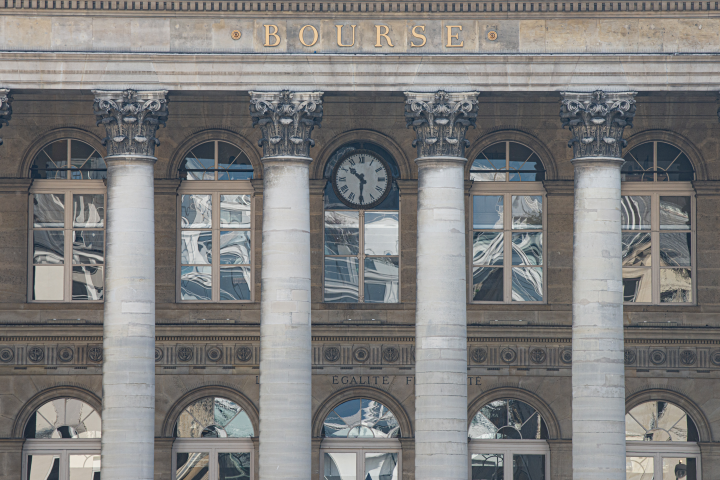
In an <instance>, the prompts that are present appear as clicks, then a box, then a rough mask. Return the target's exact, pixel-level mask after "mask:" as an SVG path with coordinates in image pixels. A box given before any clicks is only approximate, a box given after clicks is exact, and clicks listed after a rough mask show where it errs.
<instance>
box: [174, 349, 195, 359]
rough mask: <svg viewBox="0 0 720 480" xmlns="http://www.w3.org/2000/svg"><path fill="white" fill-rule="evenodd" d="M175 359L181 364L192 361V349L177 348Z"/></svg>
mask: <svg viewBox="0 0 720 480" xmlns="http://www.w3.org/2000/svg"><path fill="white" fill-rule="evenodd" d="M177 357H178V360H180V361H181V362H189V361H190V360H192V359H193V349H192V347H178V349H177Z"/></svg>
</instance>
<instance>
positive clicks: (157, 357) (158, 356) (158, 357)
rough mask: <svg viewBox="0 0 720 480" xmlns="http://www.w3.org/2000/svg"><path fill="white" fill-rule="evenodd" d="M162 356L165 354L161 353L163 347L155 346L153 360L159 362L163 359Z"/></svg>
mask: <svg viewBox="0 0 720 480" xmlns="http://www.w3.org/2000/svg"><path fill="white" fill-rule="evenodd" d="M164 356H165V354H164V353H163V349H162V348H160V347H155V361H156V362H159V361H160V360H162V359H163V357H164Z"/></svg>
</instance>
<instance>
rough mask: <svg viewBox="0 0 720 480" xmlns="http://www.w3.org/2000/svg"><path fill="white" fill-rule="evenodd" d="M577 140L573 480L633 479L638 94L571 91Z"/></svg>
mask: <svg viewBox="0 0 720 480" xmlns="http://www.w3.org/2000/svg"><path fill="white" fill-rule="evenodd" d="M561 95H562V108H561V111H560V118H561V120H562V125H563V127H568V128H569V129H570V131H571V132H572V135H573V138H572V140H571V141H570V143H569V144H568V145H569V146H572V147H573V154H574V158H573V160H572V163H573V165H574V166H575V213H574V231H573V283H572V304H573V305H572V308H573V310H572V312H573V328H572V359H573V363H572V427H573V432H572V433H573V438H572V453H573V479H575V480H625V364H624V342H623V283H622V235H621V229H620V227H621V225H620V168H621V167H622V164H623V163H624V161H623V159H622V148H623V147H624V146H625V144H626V143H627V142H626V141H625V140H623V138H622V134H623V130H624V128H625V127H626V126H632V120H633V116H634V115H635V100H634V96H635V92H622V93H604V92H602V91H596V92H593V93H570V92H563V93H562V94H561Z"/></svg>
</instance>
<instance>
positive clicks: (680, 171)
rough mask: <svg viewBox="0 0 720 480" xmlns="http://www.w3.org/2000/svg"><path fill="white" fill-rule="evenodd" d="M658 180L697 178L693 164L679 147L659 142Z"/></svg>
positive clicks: (690, 179) (689, 179)
mask: <svg viewBox="0 0 720 480" xmlns="http://www.w3.org/2000/svg"><path fill="white" fill-rule="evenodd" d="M657 169H658V176H657V180H658V182H667V181H686V182H690V181H692V180H695V175H694V174H693V168H692V164H691V163H690V160H688V158H687V156H685V154H684V153H682V152H681V151H680V150H679V149H678V148H676V147H674V146H672V145H669V144H667V143H664V142H657Z"/></svg>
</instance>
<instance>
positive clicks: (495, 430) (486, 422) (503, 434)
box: [468, 399, 548, 440]
mask: <svg viewBox="0 0 720 480" xmlns="http://www.w3.org/2000/svg"><path fill="white" fill-rule="evenodd" d="M468 436H469V437H470V438H475V439H515V440H528V439H537V440H540V439H542V440H547V438H548V432H547V427H546V425H545V421H544V420H543V419H542V416H541V415H540V413H539V412H538V411H537V410H535V409H534V408H533V407H531V406H530V405H528V404H527V403H525V402H522V401H520V400H514V399H508V400H496V401H494V402H490V403H488V404H487V405H485V406H483V407H482V408H481V409H480V410H479V411H478V413H476V414H475V416H474V417H473V418H472V420H471V421H470V428H469V430H468Z"/></svg>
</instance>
